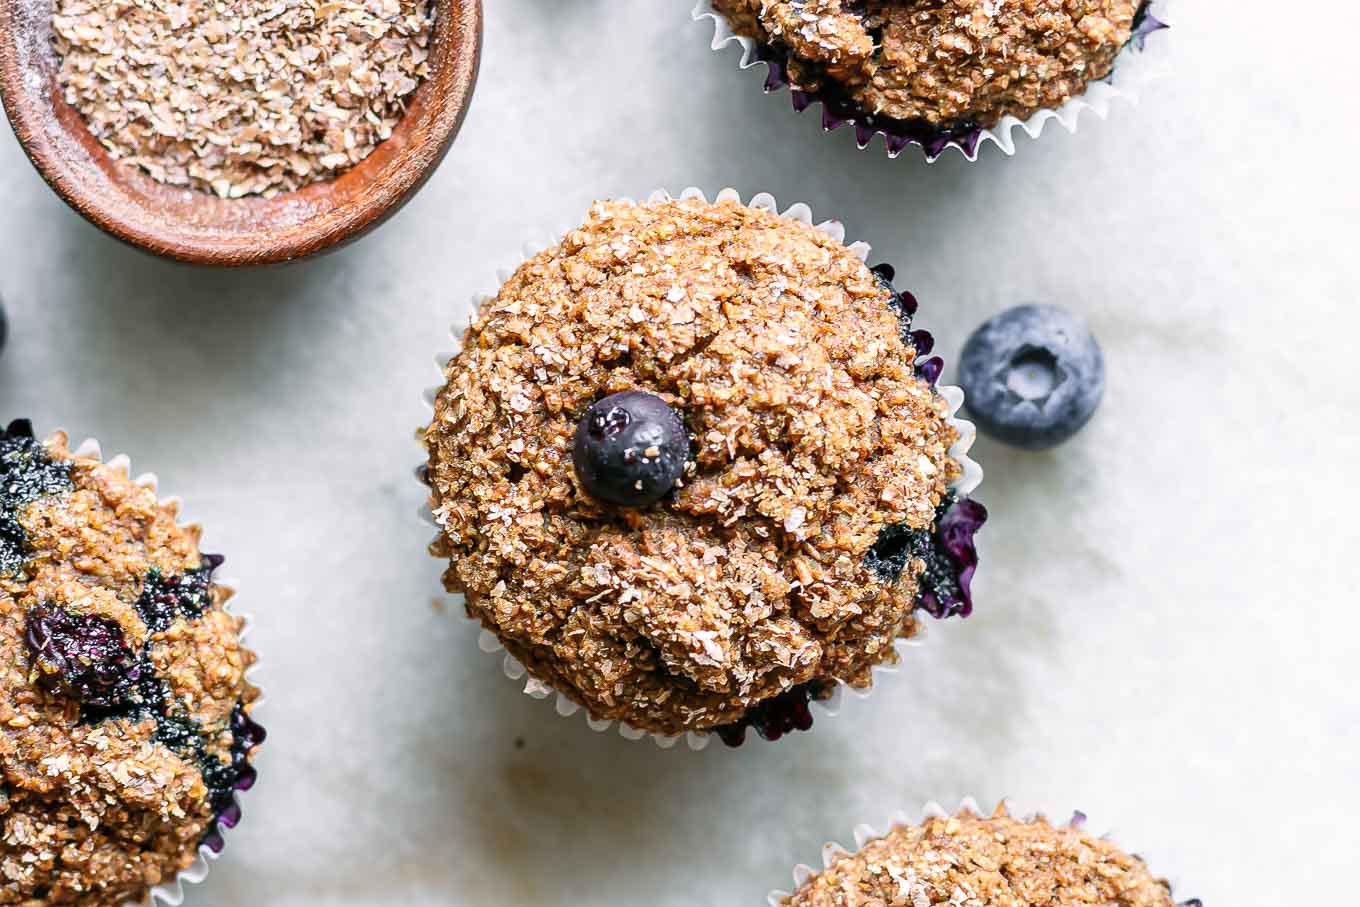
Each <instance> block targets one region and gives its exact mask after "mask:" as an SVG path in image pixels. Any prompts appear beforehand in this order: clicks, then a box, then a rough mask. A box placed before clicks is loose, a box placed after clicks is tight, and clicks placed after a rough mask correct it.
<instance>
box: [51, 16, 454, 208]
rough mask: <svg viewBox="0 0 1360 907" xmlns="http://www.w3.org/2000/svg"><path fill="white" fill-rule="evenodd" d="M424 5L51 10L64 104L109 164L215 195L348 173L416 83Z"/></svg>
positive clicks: (272, 189) (423, 52) (273, 190)
mask: <svg viewBox="0 0 1360 907" xmlns="http://www.w3.org/2000/svg"><path fill="white" fill-rule="evenodd" d="M432 9H433V7H432V6H431V3H430V0H231V2H225V0H107V2H106V0H56V5H55V14H54V17H53V20H52V26H53V43H54V45H55V48H56V51H57V53H58V55H59V56H60V58H61V69H60V72H59V78H60V82H61V86H62V89H63V91H64V93H65V97H66V101H67V103H69V104H71V105H72V106H73V107H75V108H76V109H77V110H79V111H80V113H81V114H82V115H83V116H84V118H85V121H86V123H87V124H88V125H89V127H90V129H91V131H92V132H93V133H94V135H95V137H96V138H97V139H99V141H100V142H101V143H102V144H103V145H104V147H105V148H106V149H108V151H109V153H110V154H111V155H112V156H113V157H114V158H115V159H117V160H121V161H125V162H126V163H128V164H130V165H134V166H136V167H140V168H141V169H142V170H144V171H146V172H147V173H149V174H150V175H151V176H152V177H153V178H155V179H157V180H159V181H160V182H163V183H168V184H170V185H174V186H188V187H192V188H194V189H200V190H203V191H206V192H212V193H215V194H217V195H218V196H221V197H223V198H240V197H242V196H245V195H263V196H265V197H272V196H274V195H277V194H278V193H280V192H287V191H292V190H295V189H300V188H302V187H303V186H306V185H308V184H310V183H313V182H317V181H320V180H327V179H331V178H333V177H335V176H336V175H338V174H340V173H342V172H343V171H345V170H348V169H349V168H351V167H353V166H354V165H355V164H358V163H359V162H360V161H362V160H364V158H366V157H368V155H369V154H371V153H372V151H373V149H374V148H376V147H377V145H378V143H379V142H382V141H384V140H385V139H387V138H388V137H389V136H390V135H391V134H392V129H393V127H394V126H395V125H396V124H397V121H398V120H400V119H401V117H402V114H403V113H404V112H405V106H406V100H407V98H409V97H410V95H411V93H412V92H414V91H415V89H416V86H417V85H418V84H419V83H420V81H421V80H422V79H424V78H425V76H427V75H428V74H429V70H428V64H427V58H428V56H429V41H430V32H431V23H432Z"/></svg>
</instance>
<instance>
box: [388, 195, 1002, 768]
mask: <svg viewBox="0 0 1360 907" xmlns="http://www.w3.org/2000/svg"><path fill="white" fill-rule="evenodd" d="M670 197H671V196H670V195H669V193H666V192H664V190H661V191H658V192H656V193H653V194H652V196H651V197H650V198H649V201H653V200H661V199H664V198H670ZM693 197H699V198H706V196H705V195H704V193H702V192H700V191H699V190H697V189H687V190H685V192H683V193H682V194H681V195H680V198H693ZM717 200H718V201H727V200H730V201H736V202H739V203H745V202H743V201H742V198H741V196H740V195H739V194H738V193H736V192H735V191H734V190H730V189H725V190H723V191H722V192H721V193H719V194H718V196H717ZM749 204H750V205H751V206H752V207H758V208H764V209H766V210H769V211H772V212H774V213H776V214H781V216H784V217H790V218H793V219H795V220H798V221H800V222H802V223H805V224H809V225H814V226H818V228H819V229H821V230H823V231H824V232H826V233H828V234H830V235H832V236H834V237H835V238H836V239H837V240H838V241H841V242H844V241H845V231H844V228H843V227H842V226H841V224H840V223H839V222H838V221H826V222H824V223H821V224H817V223H816V222H815V221H814V220H813V218H812V213H811V209H810V208H809V207H808V206H807V205H804V204H797V205H793V206H791V207H789V208H788V209H786V210H784V211H783V212H782V213H781V211H780V209H779V207H778V205H777V203H776V202H775V200H774V198H773V197H772V196H769V195H768V194H764V193H762V194H760V195H757V196H755V197H753V198H752V199H751V201H750V203H749ZM563 233H565V231H559V235H558V237H557V239H560V235H561V234H563ZM557 239H554V240H553V241H557ZM546 245H548V243H543V244H541V246H546ZM541 246H540V247H541ZM847 246H848V247H849V248H850V249H851V250H852V251H854V252H855V253H856V254H857V255H858V256H859V257H860V258H861V259H864V258H867V256H868V253H869V248H868V246H867V245H865V244H863V243H855V244H849V243H847ZM537 251H538V249H537V248H534V249H526V250H525V254H524V255H522V256H521V258H520V259H519V261H520V262H522V261H524V260H527V259H528V258H529V257H531V256H532V255H533V254H536V252H537ZM517 264H518V262H517ZM871 270H872V271H873V273H874V274H875V275H876V276H877V277H878V279H879V281H880V283H882V284H884V285H885V287H887V288H888V289H889V290H890V291H891V293H892V298H891V301H890V303H889V304H890V305H891V306H892V308H893V310H894V311H895V312H896V313H897V315H898V318H899V320H900V323H901V330H902V333H903V336H904V338H905V339H907V340H908V342H909V343H910V345H911V346H912V348H913V349H914V350H915V351H916V354H917V361H916V369H917V374H918V375H920V376H921V377H922V378H923V379H924V380H926V381H927V382H928V383H929V384H931V386H932V387H935V389H936V393H937V394H938V395H939V396H940V397H941V398H942V400H943V401H944V403H945V405H946V406H947V408H948V413H949V423H950V424H951V425H952V426H953V427H954V429H955V430H956V431H957V432H958V435H959V439H958V441H957V442H956V444H955V445H954V446H953V447H952V448H951V449H950V454H951V456H953V457H954V459H955V460H956V461H958V462H959V464H960V466H961V467H962V471H963V474H962V476H961V477H960V479H959V480H958V481H957V483H956V485H955V488H954V494H952V495H951V496H950V497H949V498H948V499H947V500H946V501H944V502H943V503H942V504H941V506H940V509H939V512H938V515H937V519H936V522H935V524H934V525H933V526H931V527H930V528H929V529H923V530H910V529H907V528H905V527H889V529H888V530H885V533H890V534H891V536H892V539H891V542H890V546H889V547H890V548H891V551H888V552H886V554H885V558H884V563H883V565H882V566H883V569H885V570H887V571H889V573H888V574H887V576H888V577H889V578H891V579H892V580H893V581H895V580H896V578H897V576H898V575H900V571H901V570H902V569H904V566H905V564H906V563H907V561H908V560H909V559H910V558H912V557H920V558H921V559H923V560H925V561H926V563H927V565H928V570H927V573H928V574H929V577H928V578H927V577H923V581H922V584H921V593H920V596H919V597H918V605H917V606H918V608H919V609H920V610H921V611H923V612H925V613H926V614H929V615H931V616H934V617H937V618H940V619H944V618H948V617H965V616H967V615H968V614H969V613H970V612H971V611H972V607H973V602H972V593H971V581H972V577H973V574H974V572H975V571H976V569H977V551H976V548H975V547H974V545H973V536H974V535H975V534H976V532H977V531H978V529H980V528H981V526H982V524H983V522H985V520H986V509H985V508H983V507H982V505H980V504H978V503H976V502H975V501H973V500H972V499H971V498H970V497H969V495H970V494H971V493H972V491H973V490H974V489H975V488H976V487H977V485H978V484H979V483H980V482H981V480H982V470H981V468H980V467H979V466H978V465H977V464H976V463H975V462H973V460H972V459H971V458H969V457H968V455H967V454H968V449H969V448H970V447H971V445H972V443H973V440H974V438H975V437H976V431H975V430H974V428H973V426H972V424H971V423H969V422H967V421H965V420H963V419H959V418H956V417H955V414H956V413H957V412H958V411H959V409H960V407H961V406H962V403H963V394H962V392H961V391H960V390H959V389H958V388H954V387H942V386H941V387H936V383H937V381H938V379H939V373H940V370H941V368H942V361H941V360H940V359H939V358H938V357H932V356H929V355H928V354H929V353H931V352H932V351H933V348H934V338H933V337H932V336H931V335H930V333H929V332H928V331H924V330H920V329H917V328H915V327H914V325H913V319H914V316H915V315H916V312H917V309H918V305H917V301H916V299H915V297H914V296H912V295H911V294H910V293H908V292H904V291H900V290H897V289H896V288H895V287H893V285H892V282H893V279H894V277H895V276H896V274H895V271H894V269H893V268H892V267H891V266H890V265H886V264H882V265H875V266H874V267H872V268H871ZM510 273H511V271H510V270H508V269H506V270H502V271H501V273H500V280H501V282H504V281H505V280H507V279H508V278H509V276H510ZM494 295H495V294H494V292H493V293H488V294H481V295H478V296H476V297H474V298H473V300H472V305H471V307H470V308H469V310H468V311H467V313H466V314H465V315H464V317H463V318H461V319H459V321H458V322H457V323H455V324H454V326H453V328H452V329H451V331H450V334H451V339H452V340H453V342H454V344H455V347H457V346H461V343H462V336H463V332H464V331H465V330H466V328H467V326H468V324H470V323H471V321H472V319H473V317H475V314H476V310H477V307H478V306H480V304H481V302H482V301H483V300H485V299H488V298H493V297H494ZM454 355H456V353H447V354H440V355H439V356H438V357H436V359H437V363H438V364H439V365H440V367H441V370H442V368H443V366H444V364H445V363H447V362H448V360H449V359H451V358H452V357H453V356H454ZM441 386H442V375H441ZM439 389H440V386H435V387H431V388H428V389H427V390H426V391H425V394H424V396H423V399H424V402H425V404H426V408H427V410H429V411H431V413H432V411H433V404H434V399H435V395H436V394H437V393H438V391H439ZM422 431H423V429H422ZM419 434H420V433H419V432H418V436H419ZM414 472H415V476H416V479H417V480H418V481H419V482H421V484H423V485H428V467H427V464H426V463H423V462H422V463H421V464H419V465H418V466H417V467H416V468H415V470H414ZM421 516H422V519H424V521H425V522H426V523H428V524H430V525H431V526H434V527H435V528H436V529H438V528H439V527H438V523H437V521H436V520H435V519H434V516H433V514H432V513H431V511H430V508H429V506H428V503H427V505H426V506H425V507H424V508H422V511H421ZM892 571H897V573H896V575H894V574H893V573H892ZM922 632H923V631H918V634H917V635H918V637H919V636H920V635H922ZM478 645H479V647H480V648H481V649H482V650H483V651H485V652H488V653H497V654H501V655H502V668H503V670H504V672H505V674H506V676H507V677H509V678H510V679H512V680H515V681H517V682H522V683H523V684H524V691H525V693H526V694H528V695H530V696H532V697H534V698H536V699H544V698H555V703H556V708H557V712H558V713H559V714H561V715H563V716H569V715H574V714H576V713H578V712H580V713H582V714H583V715H585V717H586V719H587V721H588V723H589V724H590V726H591V727H592V728H593V729H595V730H597V731H604V730H607V729H609V728H610V727H612V726H614V725H615V724H616V723H615V722H613V721H597V720H595V719H592V718H590V717H589V716H588V715H587V714H586V712H585V710H584V709H583V708H581V707H580V706H579V705H577V704H576V703H575V702H573V701H571V700H570V699H569V698H568V697H566V696H565V695H563V694H562V693H560V692H557V691H556V690H554V689H552V688H551V687H550V686H548V685H547V684H545V683H543V682H541V681H539V680H537V679H536V678H534V677H532V676H531V675H529V674H528V672H527V670H526V669H525V667H524V666H523V665H522V664H521V663H520V662H518V661H517V660H516V659H514V658H513V657H511V656H509V655H508V654H505V653H504V647H503V646H501V644H500V642H499V640H497V639H496V637H495V635H494V634H493V633H491V632H490V631H488V630H485V629H482V630H481V632H480V634H479V638H478ZM914 645H919V640H918V639H911V640H898V646H899V647H903V646H914ZM894 669H895V667H894V666H893V665H890V664H889V665H880V666H876V667H875V668H874V669H873V670H874V674H875V676H876V678H877V676H878V675H879V674H883V673H891V672H892V671H893V670H894ZM847 690H848V691H850V692H851V693H852V694H853V695H855V696H857V697H860V698H863V697H866V696H868V695H869V694H870V692H872V688H870V689H865V690H860V689H855V688H850V687H847V686H846V685H844V684H841V683H838V682H835V681H812V682H809V683H804V684H800V685H798V686H795V687H792V688H791V689H789V690H786V691H785V692H784V693H781V694H780V695H778V696H776V697H773V698H772V699H769V700H766V701H764V702H761V703H759V704H758V705H756V706H754V707H752V708H751V709H750V711H749V712H748V713H747V715H746V716H745V718H744V719H743V720H742V721H740V722H737V723H736V724H733V725H728V726H725V727H720V728H715V729H713V730H712V731H705V732H691V733H689V734H686V735H684V739H685V740H686V742H687V744H688V745H689V747H690V748H691V749H695V750H698V749H703V748H704V747H706V746H707V744H708V743H709V742H710V741H711V740H712V739H713V738H715V737H716V738H718V739H719V740H721V741H722V742H723V743H725V744H726V745H728V746H739V745H741V744H742V743H743V742H744V741H745V740H746V739H747V738H748V734H747V732H748V731H751V730H753V731H755V732H756V734H757V736H759V737H761V738H762V739H765V740H778V739H781V738H782V737H785V736H787V735H789V734H791V733H793V732H794V731H803V730H808V729H809V728H810V727H811V726H812V724H813V723H814V720H815V711H817V710H820V711H822V712H823V713H825V714H828V715H834V714H836V713H837V711H838V710H839V707H840V703H841V700H842V699H843V694H844V692H845V691H847ZM814 706H815V707H816V710H814V708H813V707H814ZM618 730H619V733H620V734H621V735H622V736H624V737H626V738H628V739H631V740H637V739H641V738H643V737H651V738H652V739H653V741H655V742H656V744H657V745H658V746H661V747H662V748H670V747H672V746H674V745H675V744H676V743H677V742H678V740H679V739H680V738H679V737H666V736H663V735H658V734H648V733H647V732H644V731H641V730H638V729H636V728H632V727H629V726H628V725H625V724H622V723H618Z"/></svg>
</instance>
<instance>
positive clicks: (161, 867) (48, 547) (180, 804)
mask: <svg viewBox="0 0 1360 907" xmlns="http://www.w3.org/2000/svg"><path fill="white" fill-rule="evenodd" d="M198 536H199V530H198V529H197V528H196V527H181V526H179V525H178V524H177V523H176V522H175V510H174V508H173V507H172V506H170V505H166V504H162V503H160V502H159V501H157V499H156V496H155V494H154V493H153V492H152V491H151V490H149V489H148V488H145V487H142V486H140V485H138V484H136V483H134V482H133V481H131V480H130V479H129V478H128V476H127V475H126V472H125V471H123V470H119V469H116V468H114V467H112V466H108V465H104V464H103V463H100V462H99V461H98V460H95V459H90V458H87V457H83V456H77V455H75V454H73V453H72V452H71V451H69V450H68V449H67V444H66V438H65V436H64V435H61V434H57V435H54V436H53V437H51V438H49V439H48V440H47V441H46V442H41V441H39V440H37V439H35V438H34V436H33V432H32V429H31V427H30V426H29V424H28V423H27V422H24V421H17V422H13V423H11V424H10V425H9V427H8V428H7V429H4V430H0V769H2V770H3V787H0V829H3V831H2V833H0V842H3V843H0V904H25V905H27V904H39V903H41V904H53V905H80V907H115V905H122V904H124V903H127V902H130V901H138V900H141V899H142V898H143V897H144V896H145V895H146V892H147V891H148V889H149V888H150V887H152V886H155V885H157V884H159V883H161V882H165V881H169V880H170V879H172V878H173V877H174V876H175V875H176V873H178V872H179V871H180V870H182V869H185V868H187V867H188V866H189V865H190V864H192V863H193V862H194V860H195V858H196V856H197V853H198V850H199V848H200V846H203V845H206V846H208V847H210V848H213V849H215V850H220V849H221V846H222V838H221V835H220V830H219V826H222V827H231V826H233V825H235V824H236V822H237V821H238V820H239V819H240V810H239V808H238V806H237V805H236V803H235V801H234V799H233V794H234V793H235V792H236V791H239V790H246V789H248V788H249V787H250V786H251V785H252V784H253V782H254V780H255V772H254V770H253V769H252V768H251V766H250V764H249V761H250V756H251V753H252V751H253V750H254V749H255V748H256V747H257V746H258V745H259V744H260V743H262V742H263V740H264V731H263V730H262V729H261V728H260V727H259V726H258V725H256V724H255V723H254V722H253V721H252V720H251V718H250V712H251V708H252V704H253V703H254V701H255V699H256V698H257V695H258V692H257V690H256V689H255V688H254V687H253V686H252V685H251V684H250V683H249V682H248V681H247V680H246V678H245V672H246V670H247V668H249V667H250V665H251V664H252V663H253V662H254V660H255V656H254V655H253V654H252V653H251V652H249V651H248V650H246V649H244V648H242V646H241V644H240V642H239V637H240V633H241V629H242V622H241V619H240V618H238V617H235V616H233V615H231V614H229V613H228V612H227V611H226V610H225V609H224V607H223V606H224V604H225V602H226V599H227V597H228V594H229V593H228V592H227V590H225V589H224V588H222V587H220V586H218V585H216V584H215V583H214V581H213V572H214V570H216V568H217V567H218V566H219V565H220V564H221V563H222V558H221V557H219V556H217V555H211V554H210V555H205V554H202V553H201V552H200V551H199V548H198Z"/></svg>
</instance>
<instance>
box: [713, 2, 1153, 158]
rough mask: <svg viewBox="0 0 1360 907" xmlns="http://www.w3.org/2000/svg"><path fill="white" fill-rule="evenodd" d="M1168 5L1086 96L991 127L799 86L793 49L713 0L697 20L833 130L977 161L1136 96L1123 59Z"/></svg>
mask: <svg viewBox="0 0 1360 907" xmlns="http://www.w3.org/2000/svg"><path fill="white" fill-rule="evenodd" d="M1168 5H1169V0H1144V2H1143V4H1142V5H1141V6H1140V7H1139V8H1138V12H1137V14H1136V15H1135V17H1134V24H1133V32H1132V35H1131V37H1130V39H1129V41H1128V43H1127V44H1126V45H1125V46H1124V50H1123V53H1121V55H1120V58H1119V60H1117V61H1116V66H1115V70H1114V71H1113V72H1111V73H1110V75H1108V76H1106V77H1105V78H1104V79H1101V80H1098V81H1097V82H1093V83H1092V84H1091V85H1090V86H1088V87H1087V91H1086V92H1085V93H1084V94H1083V95H1082V96H1080V97H1077V98H1073V99H1071V100H1070V101H1068V102H1067V103H1066V104H1065V105H1063V108H1061V109H1060V110H1056V111H1054V110H1042V111H1039V112H1037V113H1035V114H1034V115H1033V116H1031V117H1030V118H1029V119H1028V120H1024V121H1021V120H1019V119H1017V118H1016V117H1013V116H1008V117H1006V118H1004V119H1003V120H1002V121H1001V123H999V124H998V125H997V126H994V127H991V128H983V127H982V126H979V125H977V124H976V123H972V122H968V121H961V122H958V123H954V124H951V125H948V126H940V125H936V124H932V123H929V122H927V121H925V120H902V119H895V118H893V117H885V116H880V115H877V114H873V113H868V112H866V111H864V110H863V109H861V108H860V107H859V105H858V104H857V103H856V102H855V101H854V100H853V98H851V97H849V96H848V94H847V93H846V92H845V91H843V90H842V89H840V87H839V86H838V85H837V84H836V83H835V82H834V81H833V80H827V82H826V85H825V86H824V87H823V88H822V89H820V90H817V91H805V90H802V89H797V88H793V87H792V85H791V84H790V80H789V75H788V66H787V60H788V58H787V55H786V54H785V53H784V52H783V51H782V50H781V49H780V48H778V47H775V46H773V45H770V44H762V43H760V42H759V41H756V40H755V39H752V38H748V37H745V36H739V35H736V34H735V33H734V32H733V31H732V29H731V27H730V26H729V25H728V24H727V21H726V18H725V17H724V16H723V14H722V13H720V12H718V11H717V10H716V9H715V8H714V7H713V5H712V0H698V3H697V5H696V6H695V7H694V10H693V12H692V13H691V18H692V19H694V20H695V21H700V20H702V19H705V18H709V19H712V20H713V23H714V38H713V49H714V50H719V49H721V48H722V47H725V46H726V45H727V44H728V43H731V42H733V41H736V42H738V43H740V44H741V45H742V47H743V57H742V62H741V68H743V69H746V68H748V67H750V66H753V65H756V64H758V63H763V64H765V66H766V75H765V80H764V90H765V92H766V93H767V94H768V93H773V92H776V91H779V90H781V89H784V88H788V89H789V97H790V101H791V102H792V105H793V109H794V110H795V111H796V112H798V113H802V112H803V111H805V110H807V109H808V108H809V107H812V106H813V105H816V104H820V105H821V108H822V116H821V120H822V129H823V130H824V131H826V132H833V131H835V130H837V129H841V128H842V127H850V128H851V130H852V131H853V133H854V136H855V144H856V145H857V146H858V147H859V148H860V149H861V150H863V149H865V148H868V147H869V145H870V143H872V142H873V140H874V137H875V136H879V135H881V136H883V142H884V146H885V147H886V149H887V152H888V157H890V158H895V157H897V156H898V155H900V154H901V153H902V152H903V151H905V150H906V149H907V148H909V147H911V146H912V145H916V146H918V147H920V149H921V151H922V153H923V154H924V156H925V158H926V160H927V161H929V162H934V161H935V160H937V159H938V158H939V157H940V156H941V155H943V154H944V153H945V152H946V151H948V150H949V149H950V148H957V149H958V150H959V151H960V152H962V154H963V156H964V158H965V159H967V160H969V161H976V160H977V156H978V153H979V151H980V150H981V146H982V145H983V144H984V142H985V141H987V140H991V141H993V142H995V143H996V144H997V145H998V146H1000V147H1001V149H1002V150H1003V151H1004V152H1005V153H1007V154H1013V153H1014V151H1015V148H1014V143H1013V141H1012V139H1011V131H1012V130H1013V129H1014V127H1016V126H1021V127H1022V128H1024V130H1025V131H1026V132H1028V133H1029V134H1030V136H1031V137H1033V138H1038V136H1039V134H1040V133H1041V132H1042V131H1043V126H1044V124H1045V123H1046V122H1047V121H1048V120H1049V119H1051V118H1057V119H1059V120H1060V121H1062V122H1063V123H1064V125H1066V126H1067V128H1068V129H1069V131H1075V130H1076V126H1077V120H1078V117H1079V116H1080V113H1081V111H1082V110H1085V109H1092V110H1095V111H1096V112H1097V113H1098V114H1099V115H1100V116H1102V117H1104V116H1105V115H1107V113H1108V110H1109V102H1110V100H1112V99H1113V98H1114V97H1126V98H1130V99H1136V92H1133V91H1119V90H1118V89H1116V88H1115V80H1116V78H1121V79H1122V77H1123V76H1122V75H1121V69H1123V68H1124V66H1123V65H1121V64H1124V65H1126V64H1127V63H1128V60H1127V59H1126V58H1127V56H1128V54H1130V53H1142V52H1144V51H1146V50H1147V48H1148V37H1149V36H1150V35H1152V34H1154V33H1156V32H1159V31H1162V30H1163V29H1167V28H1170V25H1168V24H1167V22H1166V21H1165V18H1164V17H1165V15H1166V13H1165V9H1166V7H1167V6H1168Z"/></svg>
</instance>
